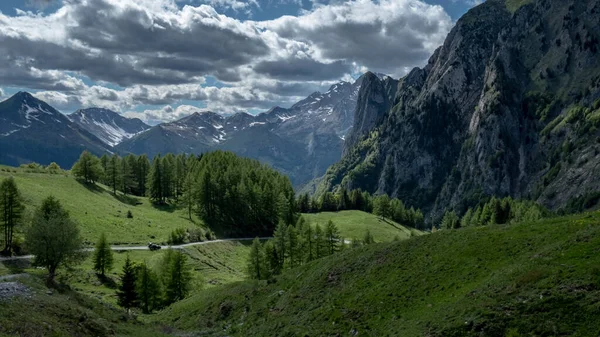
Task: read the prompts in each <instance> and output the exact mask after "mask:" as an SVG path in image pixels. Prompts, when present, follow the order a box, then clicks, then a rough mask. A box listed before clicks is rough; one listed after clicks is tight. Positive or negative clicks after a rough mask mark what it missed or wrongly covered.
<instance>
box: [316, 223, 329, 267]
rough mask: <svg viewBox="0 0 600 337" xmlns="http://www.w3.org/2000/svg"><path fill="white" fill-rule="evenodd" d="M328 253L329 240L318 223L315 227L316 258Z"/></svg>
mask: <svg viewBox="0 0 600 337" xmlns="http://www.w3.org/2000/svg"><path fill="white" fill-rule="evenodd" d="M326 255H327V241H326V239H325V235H324V234H323V229H322V228H321V225H319V224H317V226H316V227H315V259H318V258H321V257H323V256H326Z"/></svg>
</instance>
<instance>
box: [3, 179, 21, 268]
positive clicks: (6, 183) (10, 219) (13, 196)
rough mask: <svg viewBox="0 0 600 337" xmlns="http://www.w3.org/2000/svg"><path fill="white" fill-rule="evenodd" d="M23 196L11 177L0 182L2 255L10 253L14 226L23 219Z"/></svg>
mask: <svg viewBox="0 0 600 337" xmlns="http://www.w3.org/2000/svg"><path fill="white" fill-rule="evenodd" d="M24 210H25V206H24V205H23V198H22V197H21V193H20V192H19V189H18V188H17V184H16V183H15V180H14V178H13V177H8V178H6V179H4V180H3V181H2V183H1V184H0V220H1V221H2V225H3V227H4V250H3V251H2V254H3V255H8V256H10V255H12V252H13V247H12V243H13V235H14V232H15V227H16V226H17V225H19V224H20V223H21V220H22V219H23V212H24Z"/></svg>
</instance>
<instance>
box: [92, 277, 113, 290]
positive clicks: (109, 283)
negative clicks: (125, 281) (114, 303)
mask: <svg viewBox="0 0 600 337" xmlns="http://www.w3.org/2000/svg"><path fill="white" fill-rule="evenodd" d="M97 276H98V280H99V281H100V283H102V284H103V285H104V286H106V287H108V288H110V289H117V282H115V280H113V279H112V278H110V277H108V276H106V275H97Z"/></svg>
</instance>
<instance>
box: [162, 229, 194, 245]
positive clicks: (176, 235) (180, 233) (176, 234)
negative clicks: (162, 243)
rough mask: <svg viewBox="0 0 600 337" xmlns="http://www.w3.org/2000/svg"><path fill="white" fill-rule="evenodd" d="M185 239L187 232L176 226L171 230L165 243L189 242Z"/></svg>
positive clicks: (178, 243)
mask: <svg viewBox="0 0 600 337" xmlns="http://www.w3.org/2000/svg"><path fill="white" fill-rule="evenodd" d="M187 239H188V232H187V231H186V230H185V229H183V228H178V229H176V230H174V231H172V232H171V235H169V240H168V241H167V243H168V244H169V245H181V244H183V243H186V242H189V241H187Z"/></svg>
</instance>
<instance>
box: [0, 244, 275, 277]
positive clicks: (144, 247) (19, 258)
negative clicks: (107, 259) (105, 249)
mask: <svg viewBox="0 0 600 337" xmlns="http://www.w3.org/2000/svg"><path fill="white" fill-rule="evenodd" d="M260 239H261V240H267V239H270V238H260ZM252 240H254V238H239V239H238V238H232V239H218V240H211V241H202V242H192V243H186V244H183V245H176V246H160V248H162V249H167V248H172V249H183V248H186V247H192V246H200V245H207V244H211V243H218V242H228V241H252ZM110 248H111V249H112V250H114V251H126V250H149V249H150V248H148V246H112V247H110ZM84 251H86V252H92V251H94V248H86V249H84ZM33 258H34V256H33V255H23V256H12V257H0V262H3V261H14V260H30V259H33ZM9 276H12V275H9ZM0 280H2V279H1V278H0Z"/></svg>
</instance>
